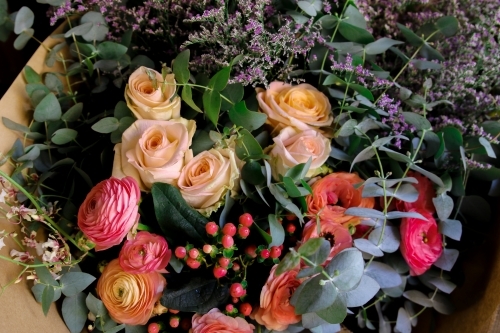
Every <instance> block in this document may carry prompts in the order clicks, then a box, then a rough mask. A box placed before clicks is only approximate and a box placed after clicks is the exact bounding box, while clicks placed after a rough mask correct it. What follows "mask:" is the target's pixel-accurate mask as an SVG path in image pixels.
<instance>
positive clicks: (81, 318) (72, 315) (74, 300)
mask: <svg viewBox="0 0 500 333" xmlns="http://www.w3.org/2000/svg"><path fill="white" fill-rule="evenodd" d="M67 274H71V273H67ZM67 274H65V275H63V277H64V276H66V275H67ZM61 312H62V316H63V319H64V322H65V323H66V326H68V329H69V331H70V332H71V333H80V332H81V331H82V329H83V327H84V326H85V322H86V321H87V313H88V309H87V306H86V305H85V294H84V293H78V294H76V295H74V296H72V297H66V298H65V299H64V301H63V304H62V308H61Z"/></svg>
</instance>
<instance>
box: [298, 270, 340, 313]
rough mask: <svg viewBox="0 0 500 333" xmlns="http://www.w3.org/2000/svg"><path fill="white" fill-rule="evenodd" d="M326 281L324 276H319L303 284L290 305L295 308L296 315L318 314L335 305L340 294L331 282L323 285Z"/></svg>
mask: <svg viewBox="0 0 500 333" xmlns="http://www.w3.org/2000/svg"><path fill="white" fill-rule="evenodd" d="M324 279H325V277H324V276H323V275H322V274H318V275H316V276H315V277H313V278H310V279H308V280H306V281H304V282H302V283H301V285H300V286H299V287H298V288H297V289H296V290H295V292H294V293H293V295H292V297H291V299H290V303H291V304H292V305H294V306H295V313H296V314H299V315H301V314H304V313H308V312H317V311H319V310H323V309H325V308H327V307H329V306H330V305H332V304H333V302H334V301H335V298H336V297H337V294H338V291H337V288H335V286H334V285H333V284H332V283H331V282H327V283H324V284H323V285H321V281H322V280H324Z"/></svg>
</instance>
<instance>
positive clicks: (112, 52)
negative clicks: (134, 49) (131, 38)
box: [97, 42, 128, 60]
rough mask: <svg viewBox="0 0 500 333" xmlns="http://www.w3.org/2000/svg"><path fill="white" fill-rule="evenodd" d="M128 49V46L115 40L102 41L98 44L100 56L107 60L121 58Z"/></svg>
mask: <svg viewBox="0 0 500 333" xmlns="http://www.w3.org/2000/svg"><path fill="white" fill-rule="evenodd" d="M127 50H128V48H127V47H126V46H124V45H122V44H118V43H114V42H102V43H100V44H99V45H98V46H97V52H99V56H100V57H101V58H102V59H105V60H119V59H120V58H121V56H122V55H124V54H125V53H127Z"/></svg>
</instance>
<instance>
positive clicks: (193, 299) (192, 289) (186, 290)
mask: <svg viewBox="0 0 500 333" xmlns="http://www.w3.org/2000/svg"><path fill="white" fill-rule="evenodd" d="M228 297H229V292H228V288H227V285H219V283H218V281H217V280H215V279H207V278H203V277H200V276H197V277H194V278H192V279H191V280H190V281H189V282H188V283H186V284H185V285H183V286H182V287H180V288H178V289H174V288H165V290H164V291H163V296H162V297H161V299H160V303H161V304H162V305H163V306H165V307H167V308H169V309H176V310H179V311H186V312H197V313H207V312H208V311H210V310H211V309H213V308H216V307H218V306H219V305H221V304H223V303H225V301H226V300H227V299H228Z"/></svg>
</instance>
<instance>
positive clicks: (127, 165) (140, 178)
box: [113, 118, 196, 191]
mask: <svg viewBox="0 0 500 333" xmlns="http://www.w3.org/2000/svg"><path fill="white" fill-rule="evenodd" d="M195 130H196V123H195V121H194V120H186V119H183V118H179V119H176V120H168V121H166V120H137V121H136V122H134V123H133V124H132V126H130V127H129V128H127V130H125V132H123V136H122V143H119V144H117V145H116V146H115V159H114V162H113V176H115V177H118V178H120V177H124V176H130V177H133V178H134V179H136V180H137V182H138V183H139V186H140V188H141V190H143V191H149V189H150V188H151V186H152V185H153V183H155V182H160V183H168V184H172V185H175V183H176V181H177V178H179V175H180V173H181V169H182V167H183V166H184V164H185V163H184V158H185V155H186V152H188V151H189V147H190V146H191V141H192V139H193V135H194V131H195Z"/></svg>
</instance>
